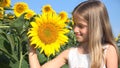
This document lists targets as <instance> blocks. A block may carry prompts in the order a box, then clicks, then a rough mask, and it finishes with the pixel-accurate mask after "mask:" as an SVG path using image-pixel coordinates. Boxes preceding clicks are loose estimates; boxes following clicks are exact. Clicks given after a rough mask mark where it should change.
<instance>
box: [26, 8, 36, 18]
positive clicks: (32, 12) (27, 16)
mask: <svg viewBox="0 0 120 68" xmlns="http://www.w3.org/2000/svg"><path fill="white" fill-rule="evenodd" d="M34 15H35V12H34V11H33V10H27V11H26V14H25V19H28V20H29V19H30V18H31V17H33V16H34Z"/></svg>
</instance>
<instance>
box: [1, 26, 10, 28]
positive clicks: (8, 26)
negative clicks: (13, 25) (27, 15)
mask: <svg viewBox="0 0 120 68" xmlns="http://www.w3.org/2000/svg"><path fill="white" fill-rule="evenodd" d="M0 28H10V26H0Z"/></svg>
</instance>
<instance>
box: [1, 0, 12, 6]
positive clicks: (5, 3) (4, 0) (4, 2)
mask: <svg viewBox="0 0 120 68" xmlns="http://www.w3.org/2000/svg"><path fill="white" fill-rule="evenodd" d="M10 3H11V0H0V7H10Z"/></svg>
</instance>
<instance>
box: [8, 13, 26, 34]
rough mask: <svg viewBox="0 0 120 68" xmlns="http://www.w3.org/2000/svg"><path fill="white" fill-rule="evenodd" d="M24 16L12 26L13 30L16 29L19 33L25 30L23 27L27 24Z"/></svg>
mask: <svg viewBox="0 0 120 68" xmlns="http://www.w3.org/2000/svg"><path fill="white" fill-rule="evenodd" d="M24 15H25V13H24V14H22V15H21V16H20V17H18V18H17V19H16V20H15V21H14V22H13V23H12V24H11V25H10V27H11V28H12V29H16V31H18V33H20V31H22V30H23V28H24V27H23V26H24V23H25V19H24Z"/></svg>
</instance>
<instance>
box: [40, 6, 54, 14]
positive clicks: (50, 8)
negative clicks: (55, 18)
mask: <svg viewBox="0 0 120 68" xmlns="http://www.w3.org/2000/svg"><path fill="white" fill-rule="evenodd" d="M42 12H43V13H51V12H55V11H54V10H53V9H52V7H51V6H50V5H45V6H43V7H42Z"/></svg>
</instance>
